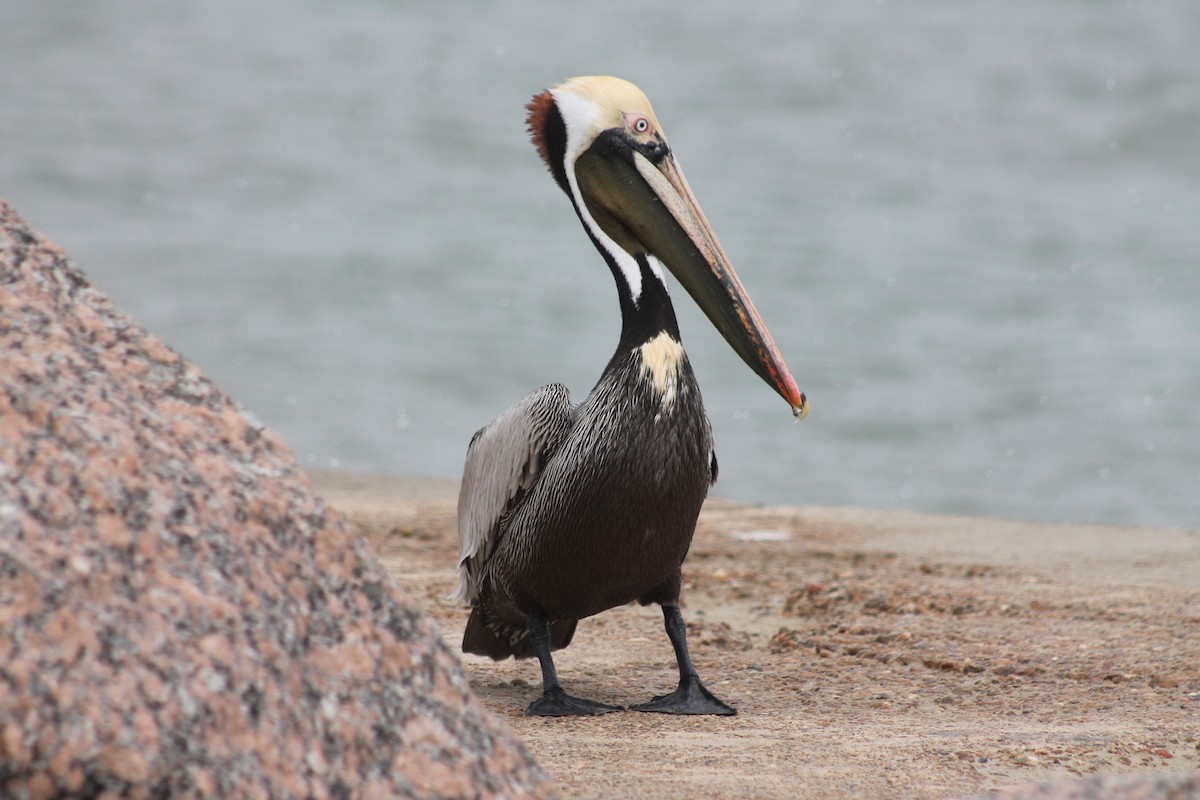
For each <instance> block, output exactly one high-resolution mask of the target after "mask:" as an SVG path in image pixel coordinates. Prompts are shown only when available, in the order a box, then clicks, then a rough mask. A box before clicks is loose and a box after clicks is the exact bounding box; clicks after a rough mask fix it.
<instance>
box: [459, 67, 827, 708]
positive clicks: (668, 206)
mask: <svg viewBox="0 0 1200 800" xmlns="http://www.w3.org/2000/svg"><path fill="white" fill-rule="evenodd" d="M527 108H528V110H529V118H528V123H529V133H530V137H531V138H532V140H533V143H534V145H536V147H537V150H538V152H539V153H540V154H541V156H542V159H543V160H544V161H545V162H546V165H547V166H548V167H549V168H550V172H551V174H552V175H553V176H554V179H555V181H557V183H558V185H559V187H560V188H562V190H563V191H564V192H566V194H567V197H569V198H570V199H571V203H572V204H573V205H574V207H575V212H576V213H577V214H578V215H579V219H580V221H582V222H583V227H584V230H585V231H587V235H588V236H589V237H590V238H591V240H592V243H593V244H595V245H596V249H597V250H599V251H600V255H601V256H603V257H604V260H605V262H606V263H607V264H608V266H609V269H611V270H612V273H613V276H614V277H615V278H616V282H617V295H618V297H619V299H620V305H621V338H620V341H619V342H618V344H617V350H616V352H615V353H614V354H613V357H612V359H611V360H609V362H608V366H606V367H605V368H604V372H603V373H601V375H600V379H599V381H597V383H596V386H595V388H593V389H592V391H591V393H590V394H589V395H588V396H587V398H586V399H585V400H584V401H583V402H582V403H580V404H579V405H573V404H572V403H571V398H570V394H569V392H568V391H567V388H566V387H565V386H563V385H561V384H551V385H549V386H543V387H542V388H541V389H538V390H537V391H535V392H533V393H532V394H530V395H529V396H527V397H525V398H524V399H523V400H521V401H520V402H518V403H517V404H516V405H514V406H513V407H512V408H510V409H508V410H507V411H505V412H504V413H503V414H501V415H500V416H499V417H497V418H496V419H495V421H493V422H492V423H491V424H489V425H488V426H486V427H484V428H483V429H481V430H480V431H479V432H478V433H476V434H475V437H474V438H473V439H472V440H471V444H470V446H469V448H468V450H467V460H466V466H465V468H464V471H463V481H462V488H461V493H460V494H459V499H458V540H459V554H460V556H461V558H460V561H459V573H460V576H459V577H460V581H459V586H458V590H457V591H456V592H455V594H454V595H453V596H454V597H455V598H457V599H460V600H462V601H465V602H466V603H468V604H469V605H470V606H471V607H472V611H471V616H470V619H469V620H468V622H467V628H466V631H465V633H464V635H463V651H464V652H467V653H477V654H479V655H485V656H491V657H492V658H494V659H496V660H500V659H504V658H508V657H509V656H512V657H515V658H528V657H531V656H537V658H538V660H539V662H540V663H541V668H542V688H543V693H542V696H541V697H540V698H538V699H537V700H535V701H534V702H533V703H532V704H531V705H530V706H529V707H528V708H527V709H526V712H525V713H527V714H533V715H543V716H560V715H571V714H603V713H606V712H609V711H615V710H618V708H619V707H618V706H611V705H606V704H603V703H597V702H593V701H590V700H584V699H581V698H577V697H572V696H570V695H568V694H566V693H565V692H564V691H563V689H562V686H561V685H560V684H559V681H558V676H557V674H556V672H555V669H554V661H553V659H552V658H551V656H550V651H551V650H557V649H559V648H563V647H566V646H567V645H568V644H569V643H570V642H571V637H572V636H573V635H574V633H575V625H576V622H577V621H578V620H580V619H583V618H584V617H589V616H591V615H593V614H598V613H600V612H601V611H605V610H607V609H610V608H613V607H615V606H619V605H623V604H625V603H629V602H632V601H634V600H637V601H638V602H640V603H641V604H642V605H647V604H649V603H659V604H660V605H661V606H662V609H663V618H664V622H665V625H666V630H667V636H668V637H670V640H671V644H672V646H673V647H674V649H675V657H676V660H677V662H678V665H679V686H678V688H676V689H675V690H674V691H672V692H671V693H669V694H666V695H662V696H659V697H655V698H654V699H653V700H651V701H650V702H648V703H645V704H643V705H637V706H633V708H634V709H636V710H638V711H659V712H665V713H671V714H734V713H736V711H735V710H734V709H733V708H731V707H730V706H728V705H726V704H725V703H724V702H722V701H721V700H719V699H717V698H716V697H714V696H713V695H712V693H711V692H709V691H708V689H706V688H705V687H704V685H703V684H702V683H701V682H700V678H699V677H698V676H697V675H696V670H695V668H694V667H693V665H692V660H691V658H690V656H689V655H688V648H687V640H686V637H685V632H686V629H685V627H684V622H683V617H682V616H681V614H680V612H679V589H680V568H681V566H682V564H683V559H684V557H685V556H686V555H687V552H688V547H689V546H690V544H691V541H692V534H693V533H694V531H695V527H696V518H697V516H698V515H699V513H700V506H701V504H702V503H703V502H704V498H705V496H706V495H707V493H708V487H709V485H710V484H711V483H712V482H713V481H714V480H716V477H717V459H716V455H715V454H714V452H713V440H712V429H711V427H710V426H709V421H708V416H707V415H706V414H705V412H704V406H703V404H702V402H701V400H700V388H699V386H698V385H697V383H696V377H695V375H694V374H693V373H692V367H691V364H690V363H689V362H688V357H687V355H686V354H685V353H684V351H683V346H682V345H681V344H680V338H679V326H678V324H677V323H676V321H675V311H674V309H673V308H672V306H671V300H670V298H669V297H668V296H667V281H666V276H665V273H664V267H665V268H666V269H667V270H670V271H671V273H672V274H673V275H675V277H676V278H677V279H678V280H679V282H680V283H682V284H683V286H684V288H686V289H687V291H688V292H689V293H690V294H691V296H692V298H693V299H695V301H696V303H697V304H699V306H700V307H701V308H702V309H703V310H704V311H705V313H706V314H707V315H708V317H709V319H710V320H711V321H712V322H713V324H714V325H715V326H716V327H717V329H718V330H720V332H721V333H722V334H723V335H724V337H725V339H726V340H727V341H728V342H729V344H730V345H731V346H732V347H733V349H734V350H735V351H737V353H738V354H739V355H741V357H742V358H743V359H744V360H745V362H746V363H747V364H749V365H750V368H751V369H753V370H754V371H755V372H756V373H758V374H759V375H760V376H761V377H762V378H763V380H765V381H766V382H767V383H768V384H770V385H771V386H772V387H773V388H774V389H775V391H777V392H778V393H779V394H780V395H782V396H783V398H784V399H785V400H787V401H788V403H789V405H791V407H792V411H793V414H794V415H795V416H796V417H798V418H803V417H804V415H805V414H806V413H807V410H808V405H807V401H806V399H805V397H804V394H803V393H802V392H801V391H800V390H799V389H798V388H796V382H795V381H794V380H793V379H792V376H791V374H790V373H789V372H788V369H787V366H786V365H785V364H784V363H783V358H782V357H781V356H780V355H779V352H778V350H776V348H775V344H774V342H773V341H772V340H771V336H770V334H769V333H768V332H767V329H766V327H765V326H764V325H763V323H762V321H761V320H760V319H759V316H758V313H757V312H756V311H755V310H754V306H753V305H752V304H751V303H750V298H749V297H748V296H747V295H746V292H745V290H744V289H743V288H742V285H741V282H740V281H739V280H738V278H737V276H736V275H735V274H734V272H733V269H732V268H731V267H730V265H729V261H728V259H727V258H726V256H725V253H724V251H723V250H722V249H721V246H720V244H718V243H717V239H716V236H715V235H713V232H712V229H711V228H710V227H709V225H708V221H707V220H706V219H705V218H704V214H703V213H701V211H700V207H699V206H698V205H697V204H696V199H695V198H694V197H693V196H692V192H691V189H689V188H688V184H687V181H686V180H684V177H683V173H682V172H681V171H680V169H679V165H678V164H677V163H676V161H675V157H674V155H673V154H672V153H671V148H670V146H669V145H668V143H667V138H666V136H665V135H664V134H663V132H662V128H661V127H660V126H659V124H658V120H657V119H656V118H655V116H654V111H653V110H652V109H651V108H650V102H649V101H648V100H647V99H646V96H645V95H643V94H642V92H641V91H640V90H639V89H638V88H637V87H636V86H634V85H633V84H631V83H628V82H626V81H623V80H619V79H617V78H609V77H584V78H573V79H571V80H569V81H567V82H565V83H563V84H560V85H559V86H556V87H554V88H553V89H549V90H547V91H545V92H543V93H541V94H539V95H537V96H536V97H534V98H533V100H532V101H531V102H530V103H529V105H528V106H527Z"/></svg>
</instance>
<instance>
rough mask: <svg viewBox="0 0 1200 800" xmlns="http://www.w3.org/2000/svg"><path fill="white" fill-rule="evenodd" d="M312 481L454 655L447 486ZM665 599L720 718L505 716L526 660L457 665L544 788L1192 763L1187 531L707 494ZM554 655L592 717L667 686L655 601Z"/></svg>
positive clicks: (708, 790)
mask: <svg viewBox="0 0 1200 800" xmlns="http://www.w3.org/2000/svg"><path fill="white" fill-rule="evenodd" d="M314 480H315V481H316V483H317V485H318V488H319V489H320V491H321V492H322V493H323V494H324V496H325V497H326V498H327V499H328V500H329V501H330V502H331V504H332V505H333V506H334V507H336V508H337V509H339V510H340V511H341V512H342V513H344V514H345V515H346V516H347V517H348V518H349V519H350V520H351V521H352V522H353V523H354V524H356V525H357V526H358V527H359V528H360V529H361V530H362V531H363V533H364V535H365V536H366V537H367V538H368V540H369V541H370V543H371V544H372V546H374V547H375V548H376V550H377V552H378V553H379V554H380V556H381V557H382V559H383V562H384V564H385V566H387V568H388V569H389V571H390V572H391V574H392V575H393V576H394V577H395V578H396V580H397V581H398V582H399V584H400V585H401V586H403V587H404V588H405V589H407V590H408V591H409V592H411V593H412V594H413V595H414V597H416V598H417V600H418V601H419V602H420V603H422V604H423V605H424V606H425V607H426V608H427V609H428V610H429V612H430V613H431V614H432V615H433V616H434V618H435V619H436V620H437V623H438V625H439V626H440V627H441V629H442V631H443V634H444V635H445V637H446V639H447V641H448V642H449V643H450V644H451V645H454V646H456V645H457V643H458V640H459V638H460V637H461V634H462V629H463V625H464V624H465V621H466V610H464V609H460V608H458V607H456V606H455V605H453V604H451V603H450V602H449V601H448V600H446V599H445V598H446V595H447V594H449V593H450V591H451V590H452V589H453V587H454V585H455V563H456V545H455V534H454V502H455V496H456V491H457V487H456V486H455V485H454V484H452V483H449V482H444V481H424V480H401V479H394V478H384V477H377V476H362V475H348V474H337V473H317V474H315V475H314ZM684 581H685V589H684V616H685V618H686V619H687V621H688V630H689V637H690V641H691V643H692V652H693V656H694V658H695V660H696V663H697V667H698V669H699V671H700V674H701V676H702V677H703V678H704V680H705V681H706V683H707V684H708V686H709V688H711V689H712V690H713V691H714V693H715V694H717V695H718V696H719V697H721V698H722V699H724V700H725V701H727V702H729V703H731V704H732V705H734V706H736V707H737V708H738V715H737V716H736V717H732V718H716V717H702V718H678V717H669V716H660V715H652V714H640V713H636V712H624V713H616V714H610V715H607V716H604V717H598V718H590V719H539V718H528V717H525V716H524V715H523V709H524V707H525V705H526V704H528V703H529V702H530V700H532V699H533V698H534V697H535V696H536V694H537V693H538V691H539V681H540V678H539V673H538V669H537V665H536V663H535V662H530V661H523V662H519V663H518V662H513V661H507V662H503V663H493V662H491V661H489V660H487V659H482V658H478V657H475V656H466V657H464V666H465V670H466V673H467V675H468V677H469V679H470V681H471V684H472V685H473V687H474V688H475V690H476V691H477V692H478V694H479V696H480V697H481V698H482V699H483V702H484V703H485V704H486V705H487V706H488V707H490V708H491V709H493V710H494V711H495V712H496V713H498V714H500V715H501V716H503V717H504V718H505V719H507V720H508V722H509V723H510V724H511V725H512V726H513V728H514V729H515V730H516V731H517V733H518V734H519V735H520V736H521V737H522V738H523V739H524V741H525V742H526V744H527V745H528V747H529V748H530V750H531V751H532V752H533V754H534V756H535V757H536V758H537V759H538V761H539V762H540V763H541V764H542V765H543V766H544V767H545V768H546V769H547V770H548V771H549V772H550V773H551V774H552V775H553V777H554V778H555V780H556V782H557V784H558V787H559V790H560V791H561V792H562V793H563V795H565V796H569V797H655V798H675V797H678V798H700V797H764V798H771V797H779V798H784V797H787V798H798V797H863V798H872V797H879V798H884V797H886V798H900V797H963V796H970V795H975V794H980V793H984V792H989V791H993V790H996V789H1001V788H1004V787H1012V786H1015V785H1019V784H1027V783H1031V782H1035V781H1059V780H1069V779H1073V778H1076V777H1079V776H1088V775H1093V774H1100V775H1105V774H1118V773H1124V774H1129V773H1134V774H1137V773H1142V774H1151V773H1153V774H1156V776H1157V777H1159V778H1161V777H1162V775H1163V774H1164V773H1175V774H1178V773H1192V774H1193V775H1194V774H1195V772H1196V771H1197V770H1200V666H1198V665H1200V532H1197V531H1170V530H1152V529H1144V528H1117V527H1102V526H1073V525H1041V524H1031V523H1023V522H1011V521H998V520H986V519H969V518H951V517H935V516H925V515H918V514H909V513H898V512H880V511H869V510H861V509H847V508H836V509H835V508H816V507H787V508H783V507H777V508H754V507H747V506H741V505H737V504H733V503H729V502H726V501H721V500H718V499H714V500H710V502H709V503H708V505H707V506H706V508H705V511H704V513H703V515H702V516H701V522H700V526H699V529H698V531H697V535H696V539H695V542H694V544H693V547H692V552H691V554H690V556H689V558H688V561H687V563H686V564H685V567H684ZM456 649H457V648H456ZM556 662H557V665H558V668H559V674H560V677H561V678H562V680H563V683H564V685H565V687H566V688H567V690H568V691H570V692H573V693H575V694H578V695H581V696H584V697H588V698H592V699H596V700H600V701H604V702H608V703H615V704H623V705H630V704H633V703H638V702H643V701H645V700H646V699H648V698H649V697H650V696H651V695H652V694H656V693H662V692H664V691H666V690H668V689H670V688H672V687H673V685H674V681H675V679H676V675H675V666H674V659H673V657H672V654H671V648H670V645H669V643H668V641H667V639H666V636H665V635H664V633H663V631H662V625H661V615H660V613H659V611H658V610H657V609H656V608H639V607H635V606H634V607H624V608H619V609H614V610H613V611H610V612H607V613H605V614H601V615H599V616H597V617H594V618H591V619H588V620H585V621H583V622H581V623H580V626H579V630H578V632H577V634H576V637H575V642H574V643H573V644H572V645H571V647H569V648H568V649H566V650H563V651H560V652H559V653H557V654H556ZM1189 785H1192V786H1194V783H1193V784H1189ZM1106 796H1108V795H1106ZM1113 796H1115V795H1113ZM1121 796H1128V795H1125V794H1122V795H1121ZM1138 796H1154V795H1141V794H1139V795H1138ZM1158 796H1162V795H1161V794H1160V795H1158ZM1173 796H1174V795H1173ZM1177 796H1193V794H1192V793H1191V792H1190V791H1188V793H1186V794H1181V795H1177Z"/></svg>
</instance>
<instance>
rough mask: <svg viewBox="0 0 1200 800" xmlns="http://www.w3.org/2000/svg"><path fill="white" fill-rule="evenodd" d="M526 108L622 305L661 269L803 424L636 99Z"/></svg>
mask: <svg viewBox="0 0 1200 800" xmlns="http://www.w3.org/2000/svg"><path fill="white" fill-rule="evenodd" d="M527 108H528V110H529V118H528V123H529V131H530V137H531V138H532V139H533V143H534V145H535V146H536V147H537V149H538V152H539V153H540V154H541V156H542V159H543V160H544V161H545V162H546V165H547V166H548V167H549V168H550V172H551V174H552V175H553V176H554V179H555V181H556V182H557V183H558V185H559V187H560V188H562V190H563V191H564V192H566V194H567V196H568V197H570V198H571V202H572V204H574V206H575V211H576V213H577V214H578V215H579V218H580V220H581V221H582V222H583V225H584V227H585V228H586V229H587V232H588V234H589V235H590V236H591V238H592V241H593V242H594V243H595V244H596V247H597V248H598V249H599V250H600V252H601V253H602V254H603V255H604V257H605V259H606V260H607V261H608V263H609V265H610V266H611V267H612V268H613V271H614V273H616V275H617V276H618V280H623V281H624V283H625V285H626V287H627V288H628V292H629V299H630V301H631V302H633V303H634V304H636V303H637V302H638V300H639V298H640V297H641V295H642V289H643V286H642V283H643V274H644V273H643V269H642V266H643V265H646V266H648V267H649V271H650V274H651V275H652V276H654V277H656V278H657V279H659V280H663V275H662V269H661V267H662V266H665V267H666V268H667V269H668V270H670V272H671V273H672V274H673V275H674V276H675V278H676V280H678V281H679V282H680V283H681V284H682V285H683V287H684V288H685V289H686V290H687V291H688V293H689V294H690V295H691V296H692V299H694V300H695V301H696V304H697V305H699V306H700V308H701V309H703V311H704V313H705V314H707V315H708V318H709V320H711V321H712V323H713V325H714V326H715V327H716V328H717V330H718V331H720V332H721V335H722V336H724V337H725V340H726V341H727V342H729V345H730V346H731V347H732V348H733V349H734V351H735V352H737V354H738V355H740V356H741V357H742V360H743V361H745V362H746V364H748V365H749V366H750V368H751V369H753V370H754V371H755V373H757V374H758V375H759V377H761V378H762V379H763V380H764V381H766V382H767V384H768V385H770V386H771V387H772V388H773V389H774V390H775V391H776V392H778V393H779V394H780V395H781V396H782V397H783V399H785V400H787V402H788V404H789V405H790V406H791V408H792V413H793V414H794V415H795V416H796V417H797V418H798V419H803V418H804V416H805V415H806V414H807V413H808V400H807V399H806V398H805V396H804V393H803V392H801V391H800V390H799V389H798V388H797V386H796V381H795V380H794V379H793V378H792V375H791V373H790V372H789V371H788V368H787V365H786V364H785V363H784V362H783V357H782V356H781V355H780V354H779V351H778V349H777V348H776V347H775V343H774V341H773V340H772V338H771V334H770V332H768V331H767V328H766V326H765V325H764V324H763V321H762V319H761V318H760V317H759V315H758V312H757V311H756V310H755V309H754V305H753V303H751V302H750V297H749V295H748V294H746V290H745V289H744V288H743V287H742V283H741V281H740V280H738V277H737V274H736V273H735V272H734V271H733V267H732V266H731V265H730V263H729V259H728V257H727V256H726V255H725V251H724V250H722V249H721V245H720V243H719V242H718V241H717V237H716V235H715V234H714V233H713V231H712V228H711V227H710V226H709V224H708V220H707V219H706V218H705V216H704V212H702V211H701V210H700V205H699V204H698V203H697V202H696V198H695V196H694V195H693V194H692V190H691V188H690V187H689V186H688V183H687V180H686V179H685V178H684V176H683V172H682V171H681V170H680V168H679V165H678V163H677V162H676V160H675V156H674V154H673V153H672V152H671V146H670V144H669V143H668V141H667V137H666V134H665V133H663V129H662V126H661V125H659V123H658V118H657V117H656V116H655V115H654V109H652V108H651V107H650V101H649V100H647V99H646V95H644V94H642V91H641V90H640V89H638V88H637V87H636V86H634V85H633V84H632V83H629V82H628V81H624V80H621V79H619V78H611V77H599V76H591V77H582V78H572V79H571V80H568V81H566V82H564V83H561V84H559V85H558V86H555V87H554V88H552V89H548V90H546V91H545V92H542V93H541V94H539V95H537V96H536V97H534V98H533V100H532V101H530V103H529V105H528V106H527ZM664 283H665V281H664Z"/></svg>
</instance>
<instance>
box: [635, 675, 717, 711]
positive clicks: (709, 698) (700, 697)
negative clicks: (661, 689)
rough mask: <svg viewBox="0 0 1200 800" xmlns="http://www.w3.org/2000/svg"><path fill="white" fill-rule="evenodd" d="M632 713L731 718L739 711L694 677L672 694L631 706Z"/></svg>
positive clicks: (685, 681)
mask: <svg viewBox="0 0 1200 800" xmlns="http://www.w3.org/2000/svg"><path fill="white" fill-rule="evenodd" d="M629 710H630V711H654V712H657V713H659V714H713V715H715V716H720V717H731V716H733V715H734V714H736V713H737V709H736V708H734V707H733V706H730V705H728V704H726V703H724V702H722V701H721V700H719V699H717V697H716V695H714V694H713V693H712V692H710V691H709V690H708V689H706V688H704V684H703V683H701V682H700V679H699V678H697V677H695V676H694V675H693V676H692V677H691V678H688V679H686V680H682V681H680V682H679V687H678V688H677V689H675V691H673V692H671V693H670V694H663V695H659V696H657V697H655V698H654V699H653V700H651V701H650V702H649V703H642V704H641V705H637V706H630V707H629Z"/></svg>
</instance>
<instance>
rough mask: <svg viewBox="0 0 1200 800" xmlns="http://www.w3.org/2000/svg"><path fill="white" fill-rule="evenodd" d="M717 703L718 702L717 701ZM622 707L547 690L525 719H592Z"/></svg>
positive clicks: (531, 704) (528, 710)
mask: <svg viewBox="0 0 1200 800" xmlns="http://www.w3.org/2000/svg"><path fill="white" fill-rule="evenodd" d="M717 702H720V701H719V700H718V701H717ZM624 710H625V709H624V708H623V707H622V706H610V705H607V704H605V703H597V702H595V701H594V700H584V699H583V698H582V697H572V696H571V695H569V694H567V693H566V692H564V691H563V690H562V689H549V690H547V691H546V693H545V694H543V695H542V696H541V697H539V698H538V699H537V700H534V701H533V702H532V703H530V704H529V708H527V709H525V716H527V717H593V716H596V715H597V714H609V713H611V712H613V711H624Z"/></svg>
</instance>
